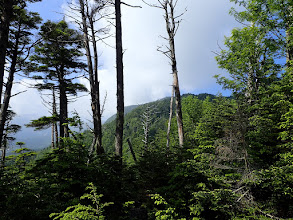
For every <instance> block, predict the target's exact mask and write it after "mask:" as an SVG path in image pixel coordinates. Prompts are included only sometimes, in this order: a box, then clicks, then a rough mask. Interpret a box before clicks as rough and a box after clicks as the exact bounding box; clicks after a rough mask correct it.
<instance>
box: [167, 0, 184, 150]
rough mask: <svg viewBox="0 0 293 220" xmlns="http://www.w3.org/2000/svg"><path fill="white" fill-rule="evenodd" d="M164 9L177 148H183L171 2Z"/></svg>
mask: <svg viewBox="0 0 293 220" xmlns="http://www.w3.org/2000/svg"><path fill="white" fill-rule="evenodd" d="M168 8H169V10H168ZM164 9H165V20H166V28H167V32H168V36H169V46H170V59H171V66H172V74H173V88H174V91H175V104H176V118H177V127H178V137H179V146H180V147H183V144H184V131H183V119H182V107H181V95H180V89H179V80H178V70H177V61H176V53H175V34H176V29H177V25H176V22H175V17H174V5H173V1H172V0H170V1H166V2H165V7H164Z"/></svg>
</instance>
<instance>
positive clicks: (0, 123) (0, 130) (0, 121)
mask: <svg viewBox="0 0 293 220" xmlns="http://www.w3.org/2000/svg"><path fill="white" fill-rule="evenodd" d="M18 44H19V36H16V42H15V47H14V50H13V55H12V59H11V66H10V71H9V75H8V79H7V83H6V90H5V94H4V99H3V104H2V105H1V111H0V146H2V144H3V141H4V140H3V135H4V128H5V123H6V119H7V113H8V112H7V111H8V107H9V102H10V98H11V90H12V86H13V79H14V73H15V67H16V64H17V56H18Z"/></svg>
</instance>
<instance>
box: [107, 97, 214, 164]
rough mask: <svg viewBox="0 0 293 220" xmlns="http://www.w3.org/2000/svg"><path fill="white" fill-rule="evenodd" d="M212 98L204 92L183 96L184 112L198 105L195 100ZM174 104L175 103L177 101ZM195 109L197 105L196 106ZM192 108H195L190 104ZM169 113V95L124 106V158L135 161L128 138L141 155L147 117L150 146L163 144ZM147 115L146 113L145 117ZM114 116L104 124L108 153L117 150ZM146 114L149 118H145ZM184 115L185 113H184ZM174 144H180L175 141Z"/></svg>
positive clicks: (174, 124) (174, 113)
mask: <svg viewBox="0 0 293 220" xmlns="http://www.w3.org/2000/svg"><path fill="white" fill-rule="evenodd" d="M208 97H209V100H213V99H214V98H215V95H212V94H207V93H202V94H199V95H193V94H184V95H182V108H183V114H188V113H187V112H186V108H187V106H189V107H191V106H193V105H196V101H195V100H198V101H201V102H202V101H204V100H206V99H207V98H208ZM174 107H175V104H174ZM194 107H195V108H196V106H194ZM191 108H192V107H191ZM169 112H170V97H166V98H163V99H160V100H157V101H155V102H150V103H146V104H143V105H132V106H128V107H125V122H124V144H123V145H124V152H123V153H124V157H126V158H127V159H128V160H132V157H131V154H130V150H129V148H128V142H127V139H129V140H130V141H131V143H132V145H133V148H134V151H135V153H136V154H137V155H138V156H139V155H140V154H141V152H143V149H144V148H145V147H148V146H146V144H145V143H144V141H145V130H144V127H145V125H143V124H144V123H145V122H146V120H148V123H147V124H148V141H147V142H148V145H149V146H152V147H154V146H156V145H160V146H162V145H163V146H164V145H165V143H163V142H165V140H166V130H167V122H168V118H169ZM143 115H146V116H143ZM175 116H176V112H175V108H173V120H172V128H171V134H173V135H172V137H173V138H174V139H175V138H176V137H177V136H176V135H175V133H176V132H177V130H176V129H177V125H176V119H175V118H176V117H175ZM115 117H116V115H113V116H112V117H110V118H109V119H108V120H107V121H106V122H105V123H104V125H103V146H104V148H105V150H106V151H107V152H108V153H111V152H114V145H115V144H114V143H115ZM146 117H147V118H148V119H146ZM183 118H184V115H183ZM173 143H174V144H175V143H178V141H177V140H174V141H173Z"/></svg>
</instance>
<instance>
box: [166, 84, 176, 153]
mask: <svg viewBox="0 0 293 220" xmlns="http://www.w3.org/2000/svg"><path fill="white" fill-rule="evenodd" d="M173 100H174V86H172V94H171V99H170V112H169V119H168V127H167V145H166V147H167V151H168V150H169V149H170V131H171V122H172V117H173V102H174V101H173Z"/></svg>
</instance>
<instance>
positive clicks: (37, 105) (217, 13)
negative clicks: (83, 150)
mask: <svg viewBox="0 0 293 220" xmlns="http://www.w3.org/2000/svg"><path fill="white" fill-rule="evenodd" d="M125 1H126V2H127V3H129V4H136V5H141V6H142V8H141V9H137V8H129V7H126V6H123V7H122V22H123V23H122V25H123V47H124V49H125V54H124V72H125V78H124V79H125V104H126V105H136V104H143V103H146V102H150V101H154V100H157V99H160V98H163V97H166V96H170V94H171V86H170V85H171V84H172V76H171V74H170V73H171V67H170V65H169V61H168V60H167V59H166V57H165V56H164V55H162V54H161V53H159V52H158V51H157V47H158V46H161V45H164V44H165V42H164V40H163V39H162V38H160V37H159V36H160V35H162V36H166V30H165V23H164V19H163V16H162V15H163V11H161V10H159V9H155V8H150V7H148V6H146V5H144V4H142V3H141V1H140V0H125ZM66 2H67V1H66V0H43V1H42V2H39V3H33V4H31V5H30V7H29V9H30V10H31V11H36V12H39V13H40V15H41V17H42V18H43V20H44V22H45V21H47V20H48V19H50V20H52V21H60V20H61V19H63V15H62V13H63V12H64V8H66ZM232 6H234V4H232V3H230V1H229V0H180V1H179V4H178V13H180V11H183V9H184V8H185V7H186V8H187V12H186V14H185V15H184V17H183V21H182V23H181V25H180V28H179V30H178V34H177V36H176V39H175V44H176V53H177V61H178V70H179V82H180V87H181V92H182V93H194V94H198V93H212V94H217V93H220V92H221V93H223V94H224V95H229V92H227V91H222V89H221V86H219V85H217V84H216V80H215V79H214V78H213V76H214V75H216V74H225V72H224V71H223V70H220V69H218V67H217V64H216V61H215V58H214V56H215V54H214V53H213V52H212V51H219V50H220V49H219V47H218V44H219V45H223V41H224V36H225V35H226V36H227V35H229V34H230V32H231V30H232V28H234V27H236V26H239V24H238V23H237V22H236V21H235V19H234V18H233V17H231V16H230V15H229V14H228V13H229V10H230V8H231V7H232ZM103 24H107V22H106V21H104V22H103ZM113 30H114V29H113V28H112V32H113ZM114 42H115V41H114V38H110V39H108V41H107V43H108V44H110V45H111V46H113V47H114V46H115V44H114ZM99 54H100V61H101V63H102V64H103V65H102V66H101V67H100V83H101V99H103V98H104V97H105V94H106V93H107V100H106V106H105V112H104V115H103V120H106V119H107V118H108V117H110V116H111V115H113V114H115V112H116V79H115V74H116V73H115V50H114V49H113V48H111V47H108V46H106V45H104V44H99ZM22 81H23V82H26V83H28V82H29V80H28V79H24V80H22ZM81 82H82V83H85V84H86V85H88V82H87V81H86V80H81ZM23 89H26V88H24V87H22V86H21V84H16V85H15V87H14V92H15V93H16V92H18V91H21V90H23ZM27 97H30V99H29V100H27ZM28 102H30V103H29V105H27V104H28ZM11 105H12V108H13V109H14V110H15V111H16V113H17V114H18V117H22V119H23V120H26V121H27V122H25V123H28V122H29V120H31V119H33V118H36V117H40V116H43V115H48V110H47V109H46V108H45V107H44V106H43V105H42V102H41V100H40V98H39V94H38V92H37V91H35V90H29V91H28V92H27V93H25V94H21V95H19V96H17V97H15V98H14V99H13V100H12V104H11ZM69 110H70V111H73V110H76V111H77V112H79V114H80V115H81V117H82V118H85V119H86V118H90V114H89V111H90V101H89V97H83V98H81V99H80V100H78V101H77V102H76V103H73V104H71V105H70V106H69Z"/></svg>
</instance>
